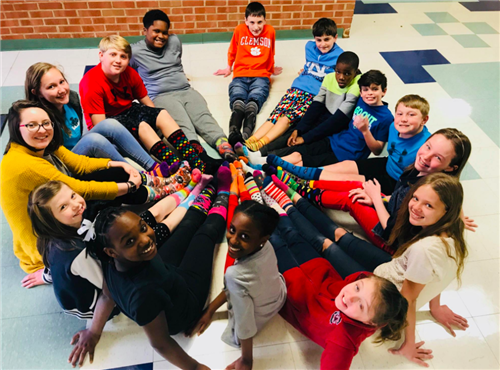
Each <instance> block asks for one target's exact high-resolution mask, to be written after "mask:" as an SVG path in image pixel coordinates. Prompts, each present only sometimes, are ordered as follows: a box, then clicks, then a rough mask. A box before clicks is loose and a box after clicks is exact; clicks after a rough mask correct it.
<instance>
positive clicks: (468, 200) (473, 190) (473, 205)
mask: <svg viewBox="0 0 500 370" xmlns="http://www.w3.org/2000/svg"><path fill="white" fill-rule="evenodd" d="M462 186H463V188H464V203H463V209H464V213H465V215H466V216H469V217H473V218H474V217H475V216H486V215H491V214H497V213H498V193H494V192H492V191H491V188H490V186H489V185H488V184H487V183H486V181H484V180H482V179H480V180H466V181H462Z"/></svg>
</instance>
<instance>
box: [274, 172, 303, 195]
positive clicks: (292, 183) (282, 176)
mask: <svg viewBox="0 0 500 370" xmlns="http://www.w3.org/2000/svg"><path fill="white" fill-rule="evenodd" d="M276 177H277V178H278V179H280V180H281V181H283V183H284V184H286V185H288V186H289V187H291V188H292V189H293V190H297V186H299V184H297V183H296V182H295V180H294V179H292V178H291V177H290V175H289V174H288V173H287V172H286V171H283V169H281V167H280V169H279V170H278V171H277V173H276Z"/></svg>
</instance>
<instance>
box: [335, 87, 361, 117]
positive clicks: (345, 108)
mask: <svg viewBox="0 0 500 370" xmlns="http://www.w3.org/2000/svg"><path fill="white" fill-rule="evenodd" d="M358 97H359V95H358V96H356V95H355V94H351V93H347V94H346V97H345V100H344V101H343V102H342V103H341V104H340V107H338V110H339V111H341V112H342V113H344V114H345V115H346V116H347V117H350V118H349V119H351V118H352V114H353V113H354V108H355V107H356V104H357V102H358Z"/></svg>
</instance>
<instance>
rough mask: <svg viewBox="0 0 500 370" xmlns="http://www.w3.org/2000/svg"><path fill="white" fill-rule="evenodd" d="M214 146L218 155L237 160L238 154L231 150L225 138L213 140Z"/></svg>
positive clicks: (228, 159)
mask: <svg viewBox="0 0 500 370" xmlns="http://www.w3.org/2000/svg"><path fill="white" fill-rule="evenodd" d="M215 146H216V147H217V151H218V152H219V154H220V156H221V157H222V158H224V159H225V160H227V161H230V162H232V161H237V160H238V156H237V155H236V153H235V152H234V150H233V147H232V146H231V144H229V143H228V141H227V138H225V137H221V138H219V139H218V140H217V141H216V142H215Z"/></svg>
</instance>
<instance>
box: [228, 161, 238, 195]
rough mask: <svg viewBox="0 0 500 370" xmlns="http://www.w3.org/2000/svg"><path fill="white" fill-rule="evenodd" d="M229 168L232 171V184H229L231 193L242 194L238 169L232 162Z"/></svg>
mask: <svg viewBox="0 0 500 370" xmlns="http://www.w3.org/2000/svg"><path fill="white" fill-rule="evenodd" d="M229 170H230V172H231V185H230V186H229V193H230V194H234V195H240V191H239V188H238V170H237V169H236V167H234V164H232V163H230V164H229Z"/></svg>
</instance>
